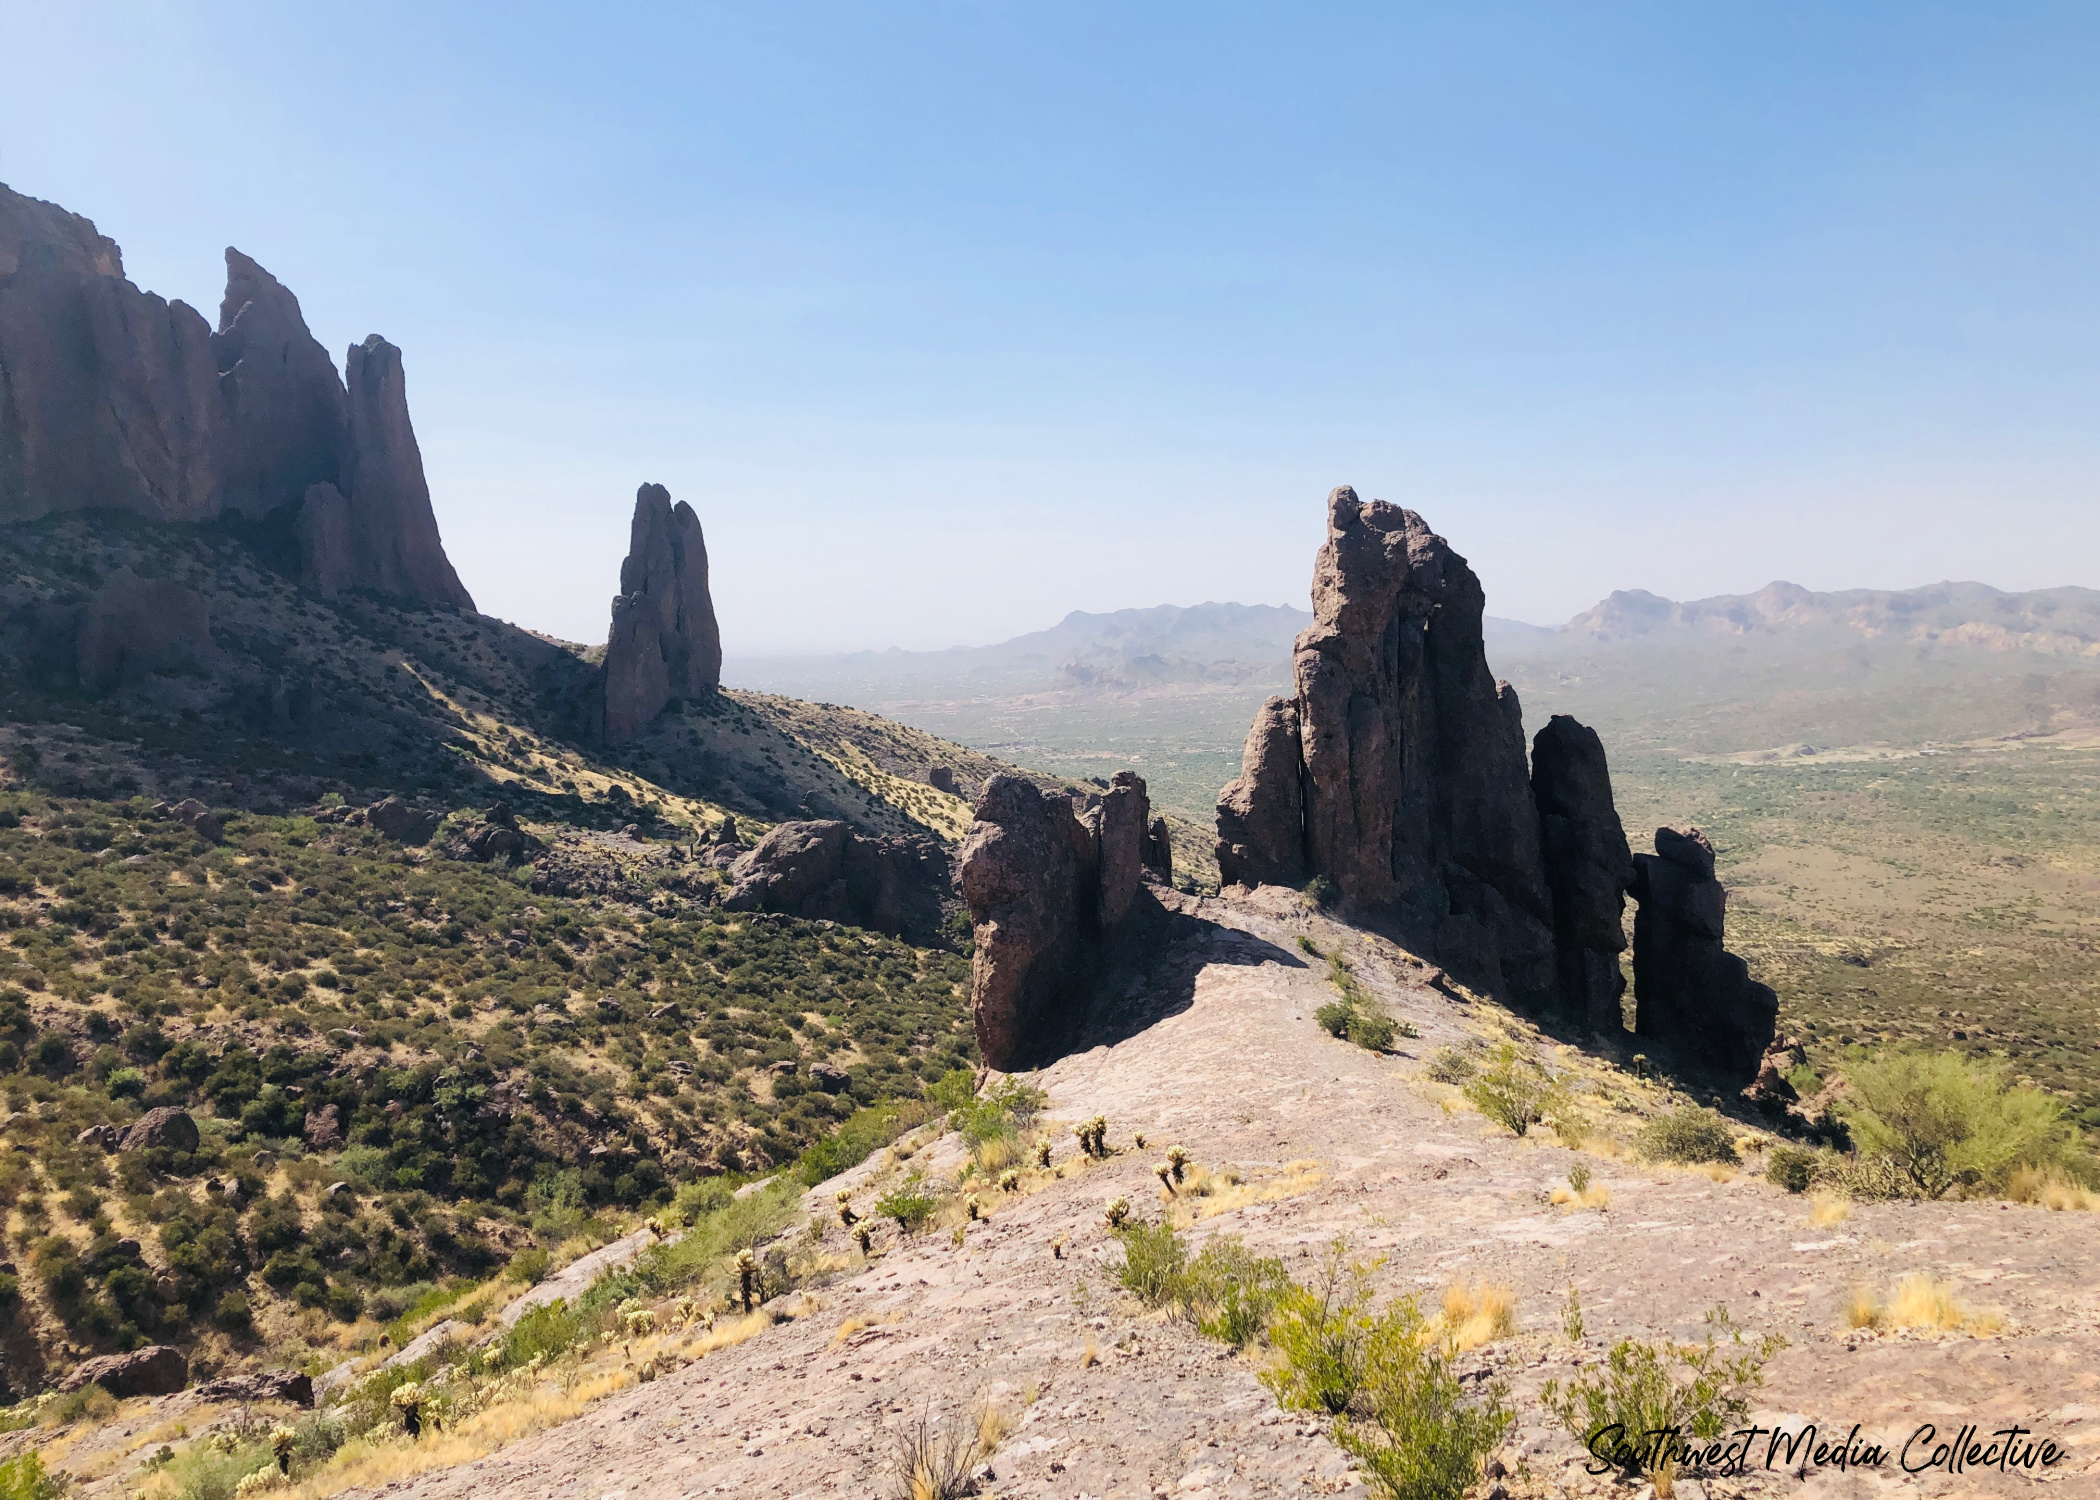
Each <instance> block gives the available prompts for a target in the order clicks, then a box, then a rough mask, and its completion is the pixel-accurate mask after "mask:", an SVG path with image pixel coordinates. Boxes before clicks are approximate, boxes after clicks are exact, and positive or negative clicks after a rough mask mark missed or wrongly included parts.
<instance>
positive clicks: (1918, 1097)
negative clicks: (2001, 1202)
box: [1842, 1052, 2069, 1198]
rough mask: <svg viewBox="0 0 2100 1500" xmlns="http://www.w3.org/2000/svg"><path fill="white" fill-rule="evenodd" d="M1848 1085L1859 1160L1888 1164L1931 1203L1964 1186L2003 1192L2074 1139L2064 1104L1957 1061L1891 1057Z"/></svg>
mask: <svg viewBox="0 0 2100 1500" xmlns="http://www.w3.org/2000/svg"><path fill="white" fill-rule="evenodd" d="M1846 1076H1847V1080H1848V1082H1849V1086H1850V1096H1851V1097H1850V1100H1849V1101H1848V1102H1847V1103H1846V1104H1845V1105H1843V1106H1842V1110H1843V1114H1844V1118H1845V1123H1846V1124H1847V1125H1848V1126H1849V1127H1850V1128H1851V1131H1852V1138H1853V1140H1854V1141H1855V1142H1856V1143H1857V1144H1858V1146H1859V1149H1860V1152H1861V1153H1862V1154H1863V1155H1866V1156H1871V1157H1881V1158H1884V1159H1886V1160H1887V1161H1888V1162H1889V1163H1890V1164H1891V1165H1892V1166H1893V1167H1894V1168H1895V1169H1896V1171H1897V1172H1899V1173H1900V1174H1901V1175H1902V1176H1903V1177H1904V1179H1906V1180H1907V1181H1908V1182H1909V1183H1910V1185H1911V1186H1912V1187H1914V1188H1915V1189H1916V1190H1917V1191H1918V1192H1919V1193H1921V1194H1923V1195H1924V1196H1925V1197H1927V1198H1939V1197H1942V1196H1944V1195H1945V1194H1946V1193H1947V1191H1948V1190H1949V1189H1951V1188H1954V1187H1956V1186H1960V1187H1962V1188H1964V1189H1968V1190H1982V1191H1991V1190H1996V1189H2001V1188H2003V1186H2004V1185H2005V1180H2006V1178H2007V1177H2008V1176H2009V1175H2010V1174H2011V1172H2012V1169H2013V1168H2014V1167H2016V1166H2022V1165H2034V1164H2038V1163H2040V1162H2041V1161H2043V1160H2046V1159H2048V1158H2050V1157H2052V1156H2054V1155H2056V1154H2057V1153H2059V1152H2060V1151H2061V1150H2062V1148H2063V1146H2064V1144H2065V1143H2066V1141H2067V1139H2068V1135H2069V1132H2068V1130H2067V1129H2066V1127H2065V1124H2064V1109H2063V1105H2062V1103H2061V1102H2060V1101H2059V1100H2057V1099H2055V1098H2053V1097H2051V1096H2050V1095H2048V1094H2044V1093H2043V1092H2041V1090H2039V1089H2035V1088H2029V1087H2026V1086H2024V1085H2022V1086H2017V1087H2015V1086H2012V1085H2009V1084H2008V1083H2007V1081H2006V1077H2005V1070H2004V1068H2003V1067H2001V1066H1999V1065H1997V1064H1992V1063H1978V1062H1971V1061H1970V1060H1969V1059H1968V1058H1966V1057H1964V1056H1962V1055H1961V1054H1960V1053H1958V1052H1941V1053H1937V1054H1934V1053H1924V1052H1891V1053H1885V1054H1883V1055H1882V1056H1879V1057H1875V1058H1871V1059H1869V1060H1868V1061H1866V1062H1863V1063H1858V1064H1855V1065H1854V1066H1853V1067H1852V1068H1851V1069H1850V1070H1849V1071H1848V1073H1847V1075H1846Z"/></svg>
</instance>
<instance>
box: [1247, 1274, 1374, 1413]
mask: <svg viewBox="0 0 2100 1500" xmlns="http://www.w3.org/2000/svg"><path fill="white" fill-rule="evenodd" d="M1370 1306H1371V1274H1370V1271H1369V1270H1368V1269H1367V1268H1366V1267H1364V1266H1361V1265H1357V1264H1354V1263H1352V1262H1351V1261H1350V1260H1349V1259H1348V1247H1347V1246H1346V1245H1344V1244H1343V1243H1342V1241H1340V1240H1336V1241H1335V1242H1334V1243H1333V1244H1332V1245H1330V1246H1328V1248H1327V1254H1326V1256H1325V1258H1324V1259H1323V1260H1322V1261H1321V1263H1320V1269H1319V1271H1318V1272H1317V1273H1316V1274H1315V1275H1314V1278H1313V1280H1312V1282H1311V1283H1310V1284H1309V1285H1304V1286H1299V1285H1293V1286H1292V1287H1291V1288H1290V1289H1289V1290H1288V1291H1286V1292H1285V1293H1283V1295H1282V1296H1281V1297H1280V1298H1279V1299H1278V1301H1277V1304H1276V1317H1275V1320H1274V1321H1273V1322H1272V1323H1271V1324H1270V1325H1269V1342H1270V1343H1272V1344H1274V1345H1275V1346H1276V1350H1277V1352H1278V1353H1279V1354H1280V1355H1281V1356H1282V1362H1281V1363H1280V1364H1277V1365H1274V1366H1272V1367H1270V1368H1269V1369H1267V1370H1264V1371H1263V1372H1262V1377H1261V1378H1262V1383H1263V1384H1265V1385H1267V1386H1268V1387H1269V1389H1270V1390H1271V1391H1273V1392H1275V1394H1276V1400H1277V1402H1278V1404H1280V1405H1282V1406H1285V1407H1288V1408H1290V1409H1292V1410H1295V1411H1324V1412H1327V1413H1328V1414H1330V1415H1339V1414H1341V1413H1342V1412H1345V1411H1347V1410H1348V1409H1349V1404H1350V1403H1351V1402H1352V1401H1354V1400H1355V1399H1356V1393H1357V1392H1358V1391H1359V1390H1361V1389H1362V1388H1363V1380H1364V1359H1365V1353H1366V1349H1367V1346H1368V1344H1369V1341H1370V1337H1371V1330H1372V1328H1373V1326H1374V1325H1373V1320H1372V1317H1371V1313H1370Z"/></svg>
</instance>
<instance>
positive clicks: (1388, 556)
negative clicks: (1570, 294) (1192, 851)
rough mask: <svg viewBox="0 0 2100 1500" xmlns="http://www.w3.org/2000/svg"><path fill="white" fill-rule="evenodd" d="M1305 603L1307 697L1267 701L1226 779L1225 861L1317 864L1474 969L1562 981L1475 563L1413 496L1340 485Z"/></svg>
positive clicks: (1534, 821) (1473, 972) (1238, 875)
mask: <svg viewBox="0 0 2100 1500" xmlns="http://www.w3.org/2000/svg"><path fill="white" fill-rule="evenodd" d="M1312 605H1313V624H1312V626H1311V628H1309V629H1308V630H1306V631H1305V632H1304V633H1303V634H1302V635H1300V636H1299V637H1298V642H1297V646H1296V650H1295V653H1294V656H1293V662H1292V668H1293V676H1294V679H1295V682H1296V686H1297V692H1296V695H1295V703H1294V704H1290V705H1286V704H1284V703H1282V702H1280V701H1276V700H1272V701H1271V703H1269V704H1267V705H1264V707H1263V709H1262V711H1261V713H1260V714H1259V715H1258V716H1257V718H1256V723H1255V726H1254V729H1253V731H1251V732H1250V733H1249V736H1248V745H1247V748H1246V751H1245V752H1244V754H1243V769H1242V773H1241V777H1240V779H1239V781H1237V782H1235V783H1234V784H1233V785H1232V786H1230V787H1228V788H1227V789H1226V793H1225V796H1224V797H1223V799H1221V803H1220V808H1219V845H1220V870H1221V873H1223V875H1224V878H1225V879H1227V880H1228V881H1239V882H1245V881H1247V880H1256V881H1270V882H1276V883H1295V882H1296V880H1297V879H1299V878H1304V877H1311V876H1316V875H1318V876H1325V877H1326V878H1327V879H1328V880H1329V881H1331V882H1332V883H1333V885H1334V887H1335V889H1336V891H1337V893H1338V894H1339V895H1340V896H1341V897H1342V898H1343V899H1344V900H1345V901H1346V902H1347V903H1349V905H1350V906H1351V907H1353V908H1354V909H1355V910H1356V911H1358V912H1359V913H1361V914H1362V915H1363V916H1365V917H1366V918H1368V919H1370V920H1373V921H1375V922H1377V923H1379V924H1380V925H1382V926H1385V927H1388V928H1391V929H1393V930H1395V931H1396V933H1397V934H1398V935H1399V936H1401V937H1403V938H1404V939H1405V940H1407V941H1409V942H1410V943H1411V944H1413V945H1414V946H1416V947H1417V948H1419V949H1421V950H1423V951H1425V952H1427V953H1429V954H1431V955H1433V956H1434V957H1435V958H1436V959H1437V961H1438V962H1440V963H1442V964H1444V965H1445V966H1446V967H1448V968H1451V969H1454V970H1456V971H1458V972H1460V973H1462V974H1464V975H1465V976H1466V978H1467V979H1468V980H1469V981H1470V982H1472V983H1474V984H1476V985H1482V986H1485V987H1488V988H1495V989H1501V990H1503V991H1504V992H1505V993H1507V994H1509V995H1510V996H1511V997H1513V998H1520V999H1521V998H1533V997H1544V996H1546V995H1548V994H1550V993H1551V992H1552V990H1553V987H1554V955H1553V931H1552V915H1553V911H1552V898H1551V896H1550V894H1549V893H1548V891H1547V888H1546V879H1545V866H1544V860H1543V857H1542V855H1541V852H1540V846H1539V827H1538V814H1537V811H1536V809H1535V808H1534V806H1533V803H1532V796H1531V786H1530V774H1529V768H1528V766H1527V763H1526V757H1525V744H1524V730H1523V716H1522V711H1521V709H1520V707H1519V705H1518V703H1517V697H1516V693H1515V692H1514V691H1513V690H1512V689H1511V688H1510V686H1509V684H1507V683H1504V682H1497V681H1496V680H1495V677H1494V675H1493V674H1492V673H1491V672H1489V670H1488V665H1487V655H1486V651H1485V649H1484V647H1483V646H1482V642H1481V620H1482V615H1483V612H1484V609H1485V605H1486V596H1485V595H1484V594H1483V592H1482V590H1481V587H1480V580H1479V579H1478V578H1477V577H1475V576H1474V573H1473V570H1472V569H1471V568H1470V567H1469V566H1467V564H1466V560H1465V559H1464V558H1463V557H1461V556H1459V555H1458V553H1456V552H1455V551H1453V550H1452V549H1451V546H1450V544H1449V543H1447V542H1446V541H1445V540H1444V539H1443V538H1442V537H1440V536H1438V535H1437V534H1436V533H1434V532H1433V531H1431V530H1430V529H1429V526H1428V524H1427V523H1426V522H1425V521H1423V519H1422V518H1421V517H1420V516H1419V515H1416V514H1415V513H1414V512H1413V511H1411V510H1403V509H1402V508H1400V507H1399V506H1395V505H1388V504H1386V503H1384V502H1383V501H1378V500H1373V501H1368V502H1366V501H1361V500H1359V499H1358V498H1357V496H1356V492H1355V491H1354V490H1351V489H1349V488H1348V487H1346V486H1344V487H1342V488H1340V489H1337V490H1335V491H1334V492H1333V493H1332V494H1330V495H1329V496H1328V499H1327V540H1326V543H1325V545H1324V546H1322V547H1321V549H1320V552H1319V555H1318V557H1317V558H1316V559H1315V561H1314V567H1313V586H1312ZM1286 708H1295V734H1294V733H1293V732H1292V730H1293V715H1292V714H1291V713H1288V712H1286V711H1285V710H1286ZM1294 853H1295V855H1296V859H1295V860H1294ZM1301 871H1302V876H1301V874H1300V872H1301Z"/></svg>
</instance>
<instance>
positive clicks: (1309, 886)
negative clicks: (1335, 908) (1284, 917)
mask: <svg viewBox="0 0 2100 1500" xmlns="http://www.w3.org/2000/svg"><path fill="white" fill-rule="evenodd" d="M1299 890H1301V891H1302V892H1304V894H1305V898H1306V899H1307V900H1308V901H1310V902H1312V904H1313V905H1315V906H1319V907H1328V906H1332V905H1334V903H1335V902H1337V901H1339V900H1341V899H1342V889H1341V887H1340V886H1338V885H1336V884H1335V883H1334V882H1333V881H1332V880H1330V879H1328V878H1327V877H1326V876H1325V875H1315V876H1313V878H1312V879H1310V880H1308V881H1306V882H1305V884H1304V885H1302V886H1300V887H1299Z"/></svg>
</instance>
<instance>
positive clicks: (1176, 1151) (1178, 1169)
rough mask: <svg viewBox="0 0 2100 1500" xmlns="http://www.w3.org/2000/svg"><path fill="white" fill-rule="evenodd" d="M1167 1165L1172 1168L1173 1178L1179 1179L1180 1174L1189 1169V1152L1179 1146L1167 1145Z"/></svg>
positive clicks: (1177, 1180)
mask: <svg viewBox="0 0 2100 1500" xmlns="http://www.w3.org/2000/svg"><path fill="white" fill-rule="evenodd" d="M1167 1165H1168V1166H1170V1167H1172V1168H1173V1169H1174V1180H1175V1181H1176V1182H1179V1181H1181V1178H1182V1174H1183V1173H1185V1172H1187V1171H1188V1169H1189V1154H1188V1152H1186V1151H1184V1150H1182V1149H1181V1148H1180V1147H1179V1146H1169V1147H1167Z"/></svg>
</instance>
